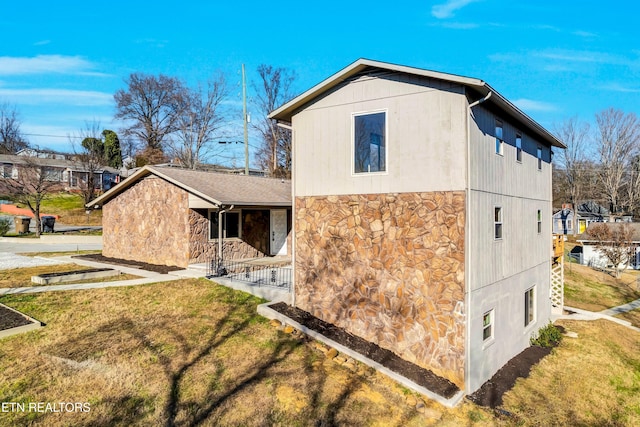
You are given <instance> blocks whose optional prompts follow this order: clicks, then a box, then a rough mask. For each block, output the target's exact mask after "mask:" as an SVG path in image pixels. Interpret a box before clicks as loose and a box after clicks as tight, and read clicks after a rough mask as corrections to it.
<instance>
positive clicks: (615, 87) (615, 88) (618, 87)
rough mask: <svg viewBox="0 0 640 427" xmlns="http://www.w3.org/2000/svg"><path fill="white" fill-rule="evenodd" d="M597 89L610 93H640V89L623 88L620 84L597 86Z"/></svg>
mask: <svg viewBox="0 0 640 427" xmlns="http://www.w3.org/2000/svg"><path fill="white" fill-rule="evenodd" d="M598 89H602V90H607V91H611V92H622V93H640V89H636V88H631V87H628V86H623V85H621V84H620V83H608V84H606V85H602V86H598Z"/></svg>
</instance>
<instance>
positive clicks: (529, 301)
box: [524, 286, 536, 327]
mask: <svg viewBox="0 0 640 427" xmlns="http://www.w3.org/2000/svg"><path fill="white" fill-rule="evenodd" d="M535 288H536V287H535V286H533V287H532V288H529V289H527V291H526V292H525V293H524V326H525V327H527V326H529V325H530V324H531V323H532V322H533V321H534V320H536V299H535Z"/></svg>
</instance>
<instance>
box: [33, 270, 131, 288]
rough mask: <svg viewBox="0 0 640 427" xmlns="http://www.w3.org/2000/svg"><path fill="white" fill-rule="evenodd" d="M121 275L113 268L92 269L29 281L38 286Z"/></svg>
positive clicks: (44, 276) (48, 275) (38, 277)
mask: <svg viewBox="0 0 640 427" xmlns="http://www.w3.org/2000/svg"><path fill="white" fill-rule="evenodd" d="M120 274H122V273H121V272H120V271H119V270H115V269H113V268H92V269H89V270H84V271H75V272H69V273H52V274H42V275H39V276H31V281H32V282H33V283H37V284H39V285H49V284H51V283H65V282H77V281H79V280H85V279H86V280H90V279H101V278H103V277H113V276H118V275H120Z"/></svg>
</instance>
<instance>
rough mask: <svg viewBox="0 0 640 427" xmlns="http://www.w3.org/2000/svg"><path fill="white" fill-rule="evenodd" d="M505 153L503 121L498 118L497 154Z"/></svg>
mask: <svg viewBox="0 0 640 427" xmlns="http://www.w3.org/2000/svg"><path fill="white" fill-rule="evenodd" d="M503 153H504V139H503V136H502V122H501V121H500V120H496V154H499V155H501V156H502V154H503Z"/></svg>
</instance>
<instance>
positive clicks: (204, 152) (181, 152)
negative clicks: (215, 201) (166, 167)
mask: <svg viewBox="0 0 640 427" xmlns="http://www.w3.org/2000/svg"><path fill="white" fill-rule="evenodd" d="M227 95H228V89H227V84H226V81H225V79H224V76H223V75H222V74H219V75H218V76H216V77H214V78H212V79H211V80H209V81H208V82H207V87H206V89H203V88H202V87H201V86H199V87H198V89H195V90H187V91H186V94H185V96H184V97H183V102H184V106H183V108H182V109H181V114H180V115H179V119H178V122H177V124H176V127H177V129H178V131H177V133H176V137H175V138H173V140H172V141H171V142H170V143H169V146H170V154H171V155H172V156H173V157H175V158H177V159H178V160H179V161H180V163H181V164H182V166H184V167H186V168H189V169H196V167H197V165H198V164H199V163H201V162H202V160H203V159H204V158H206V157H207V156H208V155H209V154H211V152H212V139H213V137H214V134H215V133H216V132H217V131H218V130H219V129H220V128H221V127H222V125H223V124H224V123H225V117H224V113H223V111H222V103H223V101H224V100H225V99H226V97H227Z"/></svg>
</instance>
